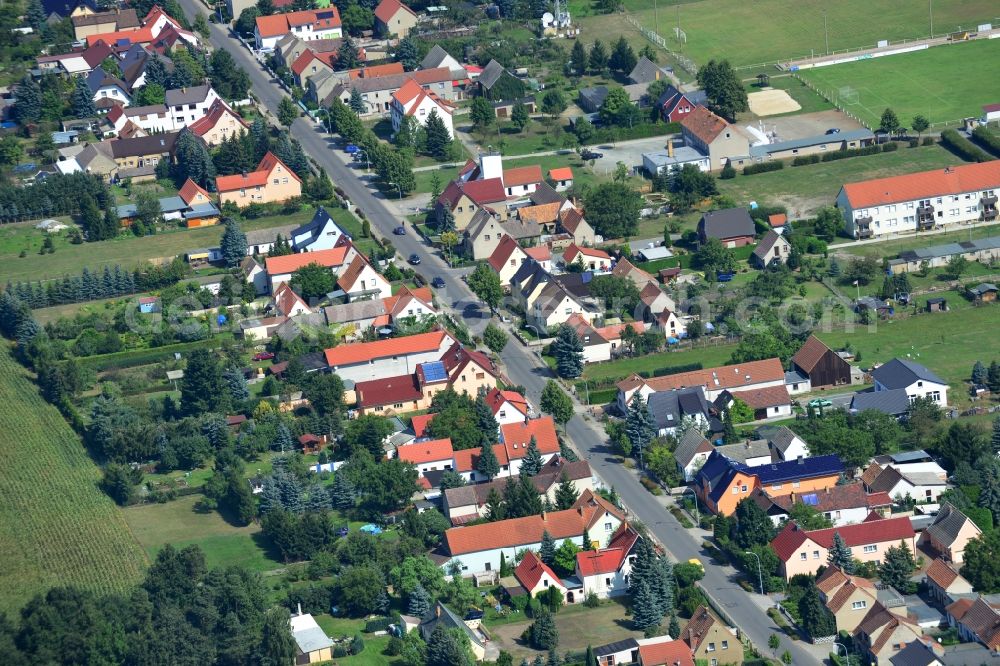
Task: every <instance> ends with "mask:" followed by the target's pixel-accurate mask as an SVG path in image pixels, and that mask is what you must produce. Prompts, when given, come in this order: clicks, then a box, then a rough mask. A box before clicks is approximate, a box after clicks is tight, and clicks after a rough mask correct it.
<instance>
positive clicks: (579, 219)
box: [556, 206, 597, 247]
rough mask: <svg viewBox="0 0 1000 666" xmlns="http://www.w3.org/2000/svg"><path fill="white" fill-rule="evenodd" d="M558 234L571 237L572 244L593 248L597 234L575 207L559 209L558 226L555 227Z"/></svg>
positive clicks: (581, 212)
mask: <svg viewBox="0 0 1000 666" xmlns="http://www.w3.org/2000/svg"><path fill="white" fill-rule="evenodd" d="M556 229H557V231H559V232H560V233H566V234H569V235H570V236H572V237H573V242H575V243H576V244H577V245H583V246H587V247H590V246H593V244H594V243H596V242H597V233H596V232H595V231H594V228H593V227H592V226H590V222H587V220H586V218H584V216H583V211H581V210H580V209H579V208H576V207H575V206H569V207H568V208H567V207H564V208H561V209H560V210H559V224H558V225H557V227H556Z"/></svg>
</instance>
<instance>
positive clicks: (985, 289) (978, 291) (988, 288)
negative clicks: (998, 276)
mask: <svg viewBox="0 0 1000 666" xmlns="http://www.w3.org/2000/svg"><path fill="white" fill-rule="evenodd" d="M996 291H997V286H996V285H995V284H993V283H992V282H983V283H982V284H978V285H976V286H975V287H973V288H971V289H969V293H970V294H972V295H973V296H975V297H977V298H982V297H983V295H984V294H989V293H992V292H996Z"/></svg>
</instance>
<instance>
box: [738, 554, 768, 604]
mask: <svg viewBox="0 0 1000 666" xmlns="http://www.w3.org/2000/svg"><path fill="white" fill-rule="evenodd" d="M743 554H744V555H753V556H754V557H756V558H757V580H758V581H759V582H760V593H761V594H762V595H763V594H764V572H763V569H762V568H761V566H760V555H758V554H757V553H755V552H753V551H752V550H744V551H743Z"/></svg>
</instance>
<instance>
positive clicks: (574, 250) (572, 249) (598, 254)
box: [563, 243, 611, 264]
mask: <svg viewBox="0 0 1000 666" xmlns="http://www.w3.org/2000/svg"><path fill="white" fill-rule="evenodd" d="M578 253H579V254H582V255H584V256H587V257H594V258H595V259H606V260H608V261H611V255H610V254H608V253H607V252H605V251H604V250H597V249H595V248H592V247H580V246H579V245H577V244H576V243H570V244H569V247H567V248H566V251H565V252H564V253H563V261H565V262H566V263H567V264H570V263H573V261H575V260H576V255H577V254H578Z"/></svg>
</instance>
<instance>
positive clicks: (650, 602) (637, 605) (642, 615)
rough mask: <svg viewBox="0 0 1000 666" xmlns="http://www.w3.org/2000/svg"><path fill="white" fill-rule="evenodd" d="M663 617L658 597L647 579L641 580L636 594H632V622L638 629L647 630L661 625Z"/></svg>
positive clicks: (636, 588)
mask: <svg viewBox="0 0 1000 666" xmlns="http://www.w3.org/2000/svg"><path fill="white" fill-rule="evenodd" d="M662 617H663V616H662V615H660V610H659V607H658V604H657V601H656V597H655V596H654V595H653V592H652V591H651V590H650V589H649V585H647V584H646V581H644V580H640V581H639V582H638V583H637V584H636V586H635V594H633V595H632V622H633V623H634V624H635V627H636V628H637V629H641V630H642V631H647V630H650V629H652V628H653V627H657V626H659V624H660V620H661V618H662Z"/></svg>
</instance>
